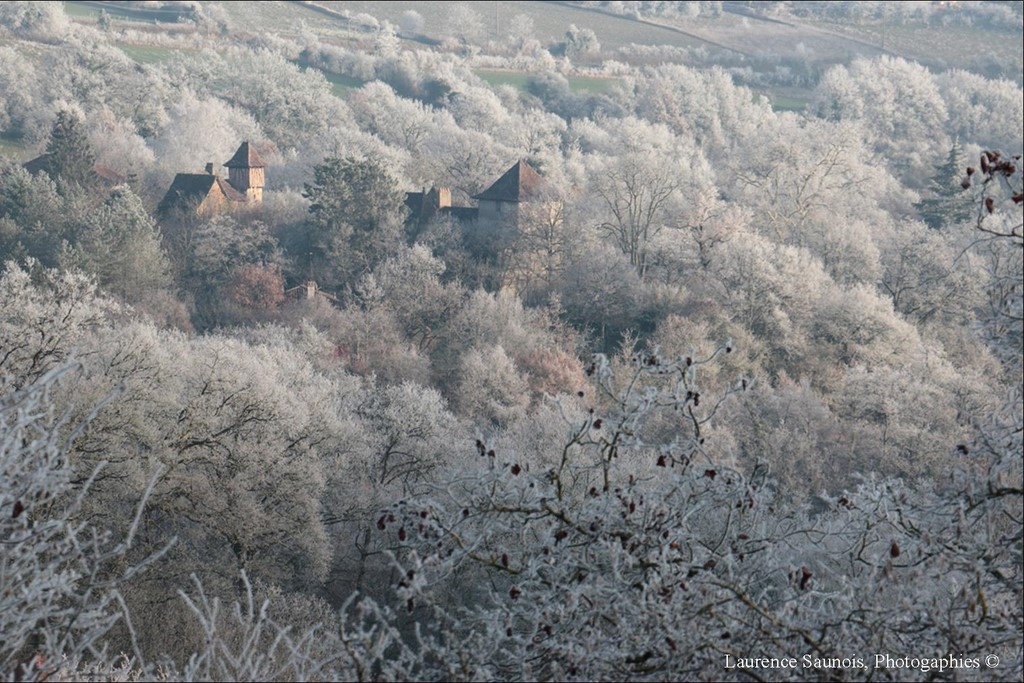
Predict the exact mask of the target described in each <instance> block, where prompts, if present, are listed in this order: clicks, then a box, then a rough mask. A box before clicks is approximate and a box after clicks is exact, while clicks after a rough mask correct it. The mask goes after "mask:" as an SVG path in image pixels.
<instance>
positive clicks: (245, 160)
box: [157, 142, 267, 216]
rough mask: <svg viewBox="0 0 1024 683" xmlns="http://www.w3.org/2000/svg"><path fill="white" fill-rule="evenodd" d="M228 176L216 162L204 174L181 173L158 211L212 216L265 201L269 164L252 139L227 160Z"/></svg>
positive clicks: (208, 164)
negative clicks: (262, 157)
mask: <svg viewBox="0 0 1024 683" xmlns="http://www.w3.org/2000/svg"><path fill="white" fill-rule="evenodd" d="M224 167H225V168H227V169H228V177H227V178H226V179H225V178H223V177H222V176H221V175H219V174H218V173H217V172H216V171H215V168H214V164H213V163H212V162H210V163H207V164H206V169H205V172H204V173H179V174H177V175H176V176H174V182H172V183H171V187H170V188H169V189H168V190H167V194H165V195H164V198H163V199H162V200H161V201H160V205H159V207H158V209H157V211H158V212H159V213H160V214H161V215H163V216H167V215H170V214H174V213H191V214H195V215H199V216H208V215H212V214H216V213H222V212H225V211H235V210H238V209H241V208H247V207H252V206H256V205H258V204H260V202H262V201H263V187H264V185H265V176H264V169H265V168H266V167H267V165H266V164H265V163H264V162H263V159H261V158H260V155H259V154H258V153H257V152H256V149H255V148H254V147H253V146H252V144H250V143H249V142H243V143H242V144H241V146H239V148H238V151H236V152H235V154H234V156H232V157H231V158H230V159H228V160H227V161H226V162H224Z"/></svg>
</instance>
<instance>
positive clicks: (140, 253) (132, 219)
mask: <svg viewBox="0 0 1024 683" xmlns="http://www.w3.org/2000/svg"><path fill="white" fill-rule="evenodd" d="M61 261H62V262H63V265H65V266H77V267H79V268H82V269H83V270H85V271H86V272H88V273H91V274H93V275H95V276H96V280H97V282H98V283H99V285H100V286H101V287H103V288H104V289H106V290H107V291H109V292H111V293H113V294H116V295H117V296H119V297H120V298H122V299H124V300H125V301H128V302H130V303H138V302H140V301H143V300H144V299H145V298H146V297H147V296H148V295H150V294H152V293H154V292H155V291H157V290H160V289H165V288H167V287H168V286H169V285H170V277H169V275H168V273H169V270H170V266H169V264H168V261H167V257H166V256H165V255H164V252H163V249H162V248H161V246H160V233H159V231H158V230H157V227H156V224H155V223H154V222H153V218H152V217H151V216H150V215H149V214H148V213H147V212H146V209H145V207H143V206H142V201H141V200H140V199H139V198H138V197H137V196H136V195H135V193H133V192H132V191H131V188H129V187H128V186H127V185H122V186H120V187H117V188H115V189H114V190H113V192H111V194H110V196H109V197H107V199H106V200H105V201H104V202H103V204H102V205H100V207H99V208H98V209H97V210H96V211H95V212H94V213H92V214H91V215H90V216H89V217H88V218H87V219H86V220H85V223H84V225H83V226H82V227H81V229H80V232H79V234H78V239H77V240H76V244H75V245H74V247H70V246H69V247H67V248H66V249H65V252H64V253H63V254H62V255H61Z"/></svg>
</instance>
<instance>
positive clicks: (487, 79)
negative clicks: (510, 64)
mask: <svg viewBox="0 0 1024 683" xmlns="http://www.w3.org/2000/svg"><path fill="white" fill-rule="evenodd" d="M473 73H475V74H476V75H477V76H479V77H480V80H482V81H483V82H484V83H487V84H488V85H491V86H500V85H511V86H512V87H514V88H517V89H519V90H525V89H526V82H527V81H528V80H529V78H530V76H531V75H533V74H529V73H524V72H522V71H502V70H500V69H474V70H473ZM568 81H569V87H570V88H571V89H572V90H573V92H577V93H589V94H595V95H596V94H600V93H605V92H608V91H609V90H611V89H612V88H613V87H614V86H615V84H616V83H618V82H619V79H617V78H609V77H601V76H569V77H568Z"/></svg>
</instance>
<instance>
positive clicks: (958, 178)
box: [917, 140, 971, 229]
mask: <svg viewBox="0 0 1024 683" xmlns="http://www.w3.org/2000/svg"><path fill="white" fill-rule="evenodd" d="M966 167H967V161H966V158H965V157H964V151H963V148H962V147H960V143H959V141H956V140H954V141H953V146H952V147H951V148H950V150H949V155H948V156H947V157H946V161H945V162H944V163H942V164H939V165H938V166H936V168H935V175H934V176H932V178H931V180H930V181H929V182H928V191H929V194H930V195H931V196H930V197H929V198H928V199H923V200H921V201H920V202H918V204H917V210H918V212H919V213H920V214H921V220H923V221H924V222H925V223H926V224H927V225H928V227H929V228H933V229H939V228H943V227H946V226H947V225H952V224H954V223H962V222H964V221H967V220H970V218H971V201H970V198H969V197H967V196H966V195H965V193H964V188H963V186H962V185H961V184H960V183H961V182H962V181H963V175H964V169H965V168H966Z"/></svg>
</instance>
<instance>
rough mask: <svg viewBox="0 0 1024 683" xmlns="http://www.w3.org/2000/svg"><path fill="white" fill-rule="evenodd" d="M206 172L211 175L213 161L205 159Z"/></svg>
mask: <svg viewBox="0 0 1024 683" xmlns="http://www.w3.org/2000/svg"><path fill="white" fill-rule="evenodd" d="M206 174H207V175H213V162H212V161H207V162H206Z"/></svg>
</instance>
